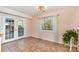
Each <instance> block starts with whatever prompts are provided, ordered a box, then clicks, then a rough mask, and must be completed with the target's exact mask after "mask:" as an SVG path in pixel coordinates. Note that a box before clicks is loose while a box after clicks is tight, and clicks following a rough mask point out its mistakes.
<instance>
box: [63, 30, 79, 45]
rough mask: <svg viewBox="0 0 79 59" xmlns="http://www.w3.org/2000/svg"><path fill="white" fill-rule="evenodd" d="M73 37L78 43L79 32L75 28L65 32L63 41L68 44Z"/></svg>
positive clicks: (74, 41) (75, 42)
mask: <svg viewBox="0 0 79 59" xmlns="http://www.w3.org/2000/svg"><path fill="white" fill-rule="evenodd" d="M71 37H73V38H74V40H73V43H74V44H77V41H78V33H77V31H76V30H74V29H72V30H67V31H65V33H64V34H63V41H64V43H65V44H68V43H69V42H70V39H71Z"/></svg>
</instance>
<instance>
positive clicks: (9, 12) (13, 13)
mask: <svg viewBox="0 0 79 59" xmlns="http://www.w3.org/2000/svg"><path fill="white" fill-rule="evenodd" d="M0 12H1V13H7V14H12V15H16V16H20V17H24V18H26V17H27V18H30V16H28V15H27V14H24V13H22V12H19V11H15V10H12V9H9V8H6V7H0Z"/></svg>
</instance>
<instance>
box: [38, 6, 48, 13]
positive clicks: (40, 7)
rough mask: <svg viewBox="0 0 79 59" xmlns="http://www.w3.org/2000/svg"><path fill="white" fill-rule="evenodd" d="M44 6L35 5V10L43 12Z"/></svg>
mask: <svg viewBox="0 0 79 59" xmlns="http://www.w3.org/2000/svg"><path fill="white" fill-rule="evenodd" d="M46 8H47V7H45V6H38V7H37V11H39V12H45V10H46Z"/></svg>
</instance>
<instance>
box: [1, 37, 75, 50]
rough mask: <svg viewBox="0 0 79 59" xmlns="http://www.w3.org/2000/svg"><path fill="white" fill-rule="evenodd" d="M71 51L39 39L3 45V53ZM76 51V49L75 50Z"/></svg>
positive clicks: (26, 39)
mask: <svg viewBox="0 0 79 59" xmlns="http://www.w3.org/2000/svg"><path fill="white" fill-rule="evenodd" d="M66 51H69V47H65V46H64V45H61V44H57V43H54V42H49V41H46V40H41V39H38V38H33V37H29V38H24V39H20V40H16V41H12V42H9V43H6V44H2V52H66ZM73 51H76V48H73Z"/></svg>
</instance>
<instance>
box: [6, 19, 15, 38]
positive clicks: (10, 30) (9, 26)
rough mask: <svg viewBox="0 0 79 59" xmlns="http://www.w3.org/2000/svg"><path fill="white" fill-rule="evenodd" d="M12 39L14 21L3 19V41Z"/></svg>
mask: <svg viewBox="0 0 79 59" xmlns="http://www.w3.org/2000/svg"><path fill="white" fill-rule="evenodd" d="M12 38H14V20H13V19H12V18H6V19H5V39H12Z"/></svg>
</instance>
